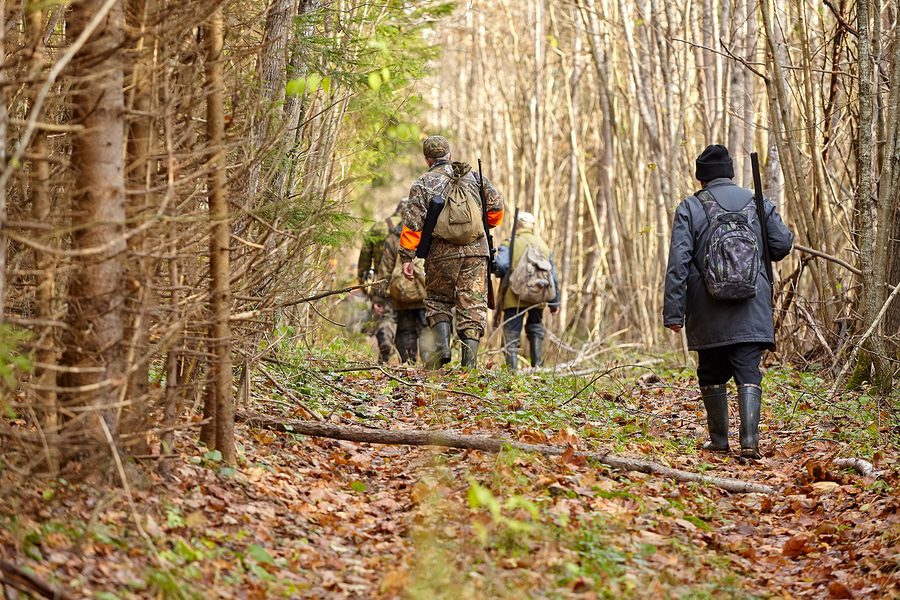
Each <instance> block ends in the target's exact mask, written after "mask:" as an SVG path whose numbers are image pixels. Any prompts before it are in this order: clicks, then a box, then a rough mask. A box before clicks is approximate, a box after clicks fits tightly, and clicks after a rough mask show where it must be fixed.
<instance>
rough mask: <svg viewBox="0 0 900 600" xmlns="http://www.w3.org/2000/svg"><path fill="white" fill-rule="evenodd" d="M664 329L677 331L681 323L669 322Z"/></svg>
mask: <svg viewBox="0 0 900 600" xmlns="http://www.w3.org/2000/svg"><path fill="white" fill-rule="evenodd" d="M666 329H671V330H672V331H674V332H675V333H678V332H679V331H681V325H679V324H677V323H671V324H669V325H666Z"/></svg>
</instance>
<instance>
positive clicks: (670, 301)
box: [663, 178, 794, 350]
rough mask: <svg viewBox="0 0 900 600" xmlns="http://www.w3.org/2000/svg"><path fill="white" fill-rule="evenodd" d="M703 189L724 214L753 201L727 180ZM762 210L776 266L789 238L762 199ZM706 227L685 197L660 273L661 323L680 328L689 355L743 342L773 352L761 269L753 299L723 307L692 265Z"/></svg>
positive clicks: (696, 202)
mask: <svg viewBox="0 0 900 600" xmlns="http://www.w3.org/2000/svg"><path fill="white" fill-rule="evenodd" d="M707 189H709V190H710V191H711V192H712V193H713V194H714V195H715V198H716V200H717V201H718V202H719V204H721V205H722V206H723V207H724V208H726V209H727V210H740V209H741V208H742V207H744V206H745V205H746V204H747V202H749V201H750V200H751V199H752V197H753V192H751V191H750V190H748V189H745V188H742V187H739V186H737V185H735V184H734V183H733V182H732V181H731V179H724V178H722V179H714V180H713V181H711V182H709V183H708V184H707ZM764 211H765V214H766V227H767V230H768V238H769V239H768V244H769V253H770V255H771V258H772V260H773V261H778V260H781V259H783V258H784V257H785V256H787V255H788V253H789V252H790V251H791V246H792V245H793V242H794V235H793V234H792V233H791V232H790V230H788V228H787V226H785V224H784V222H783V221H782V220H781V216H779V214H778V211H777V210H775V205H774V204H772V203H771V202H770V201H768V200H766V201H765V203H764ZM754 224H756V227H757V233H758V234H759V238H760V242H762V232H761V231H760V230H759V224H758V222H757V221H754ZM708 227H709V222H708V221H707V218H706V213H705V212H704V210H703V206H702V205H701V203H700V200H699V199H698V198H697V197H696V196H688V197H687V198H685V199H684V200H683V201H682V202H681V204H679V205H678V208H677V209H676V210H675V220H674V223H673V225H672V242H671V244H670V246H669V265H668V268H667V269H666V289H665V298H664V301H663V324H664V325H683V326H684V327H685V332H686V333H687V339H688V347H689V348H690V349H691V350H702V349H705V348H716V347H719V346H727V345H730V344H738V343H745V342H759V343H761V344H766V345H768V346H769V348H772V349H774V347H775V331H774V326H773V324H772V295H771V287H770V282H769V281H768V279H767V277H766V270H765V268H764V267H763V266H762V265H760V269H759V277H758V278H757V280H756V296H755V297H753V298H750V299H748V300H742V301H738V302H723V301H719V300H715V299H713V298H712V297H711V296H710V295H709V293H708V292H707V291H706V284H705V283H704V281H703V276H702V275H701V274H700V270H699V268H698V266H697V265H698V264H699V261H700V258H701V252H702V248H701V247H700V246H701V244H700V243H699V242H700V239H701V238H702V236H703V235H704V234H705V233H706V230H707V229H708ZM760 247H762V246H760Z"/></svg>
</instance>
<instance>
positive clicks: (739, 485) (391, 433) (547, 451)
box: [241, 414, 775, 494]
mask: <svg viewBox="0 0 900 600" xmlns="http://www.w3.org/2000/svg"><path fill="white" fill-rule="evenodd" d="M241 418H242V420H244V421H246V422H247V423H248V424H250V425H255V426H257V427H263V428H265V429H272V430H275V431H283V432H287V433H299V434H301V435H309V436H315V437H325V438H331V439H335V440H345V441H348V442H366V443H371V444H395V445H406V446H442V447H445V448H461V449H465V450H481V451H483V452H500V450H502V449H503V448H506V447H510V448H515V449H517V450H522V451H524V452H535V453H538V454H543V455H544V456H561V455H563V454H565V453H566V452H567V451H569V449H568V448H565V447H559V446H547V445H541V444H525V443H522V442H517V441H514V440H510V439H505V438H494V437H488V436H482V435H464V434H459V433H453V432H447V431H428V430H421V429H413V430H404V431H397V430H386V429H376V430H373V429H361V428H359V427H342V426H339V425H331V424H329V423H318V422H314V421H298V420H287V421H282V420H278V419H273V418H271V417H267V416H264V415H249V414H248V415H241ZM573 456H574V457H577V458H586V459H590V460H595V461H597V462H600V463H602V464H605V465H608V466H610V467H612V468H614V469H619V470H622V471H638V472H640V473H647V474H650V475H660V476H662V477H667V478H669V479H674V480H676V481H685V482H694V483H703V484H707V485H712V486H715V487H718V488H720V489H723V490H725V491H728V492H734V493H739V494H747V493H757V494H773V493H775V489H774V488H772V487H770V486H768V485H763V484H759V483H751V482H748V481H741V480H740V479H732V478H729V477H714V476H709V475H700V474H698V473H691V472H690V471H682V470H681V469H673V468H670V467H666V466H664V465H661V464H659V463H655V462H652V461H649V460H643V459H639V458H628V457H624V456H617V455H615V454H610V453H602V452H576V453H574V455H573Z"/></svg>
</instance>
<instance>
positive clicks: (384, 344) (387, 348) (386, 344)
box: [375, 331, 394, 363]
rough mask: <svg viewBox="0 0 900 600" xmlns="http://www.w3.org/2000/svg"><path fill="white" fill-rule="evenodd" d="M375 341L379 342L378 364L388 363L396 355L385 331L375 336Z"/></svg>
mask: <svg viewBox="0 0 900 600" xmlns="http://www.w3.org/2000/svg"><path fill="white" fill-rule="evenodd" d="M375 341H376V342H378V362H380V363H387V362H388V361H389V360H391V354H393V353H394V345H393V344H392V343H391V340H390V339H388V336H387V335H386V334H385V333H384V332H383V331H379V332H378V333H376V334H375Z"/></svg>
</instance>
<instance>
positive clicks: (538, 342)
mask: <svg viewBox="0 0 900 600" xmlns="http://www.w3.org/2000/svg"><path fill="white" fill-rule="evenodd" d="M528 348H529V350H530V351H531V366H532V367H540V366H541V365H543V364H544V338H542V337H539V336H536V335H529V336H528Z"/></svg>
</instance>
